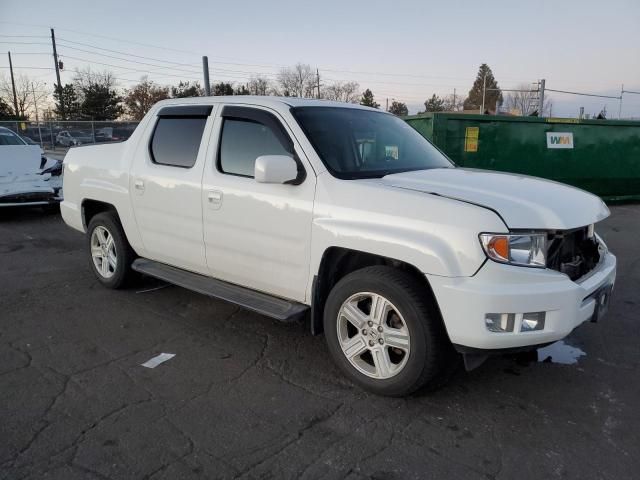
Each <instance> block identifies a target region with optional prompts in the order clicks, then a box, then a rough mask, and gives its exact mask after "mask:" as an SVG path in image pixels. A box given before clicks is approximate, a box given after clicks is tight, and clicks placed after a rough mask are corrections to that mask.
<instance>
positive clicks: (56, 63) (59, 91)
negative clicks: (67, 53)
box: [51, 28, 65, 118]
mask: <svg viewBox="0 0 640 480" xmlns="http://www.w3.org/2000/svg"><path fill="white" fill-rule="evenodd" d="M51 46H52V47H53V62H54V63H55V67H56V79H57V80H58V86H57V88H56V90H58V100H59V101H60V113H61V114H62V118H64V116H65V115H64V99H63V98H62V83H60V67H59V63H58V51H57V50H56V34H55V32H54V31H53V28H52V29H51Z"/></svg>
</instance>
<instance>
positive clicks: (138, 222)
mask: <svg viewBox="0 0 640 480" xmlns="http://www.w3.org/2000/svg"><path fill="white" fill-rule="evenodd" d="M64 188H65V200H64V202H63V203H62V205H61V211H62V216H63V218H64V220H65V222H66V223H67V224H68V225H70V226H71V227H73V228H75V229H77V230H80V231H82V232H86V233H87V235H88V236H89V242H88V244H87V245H88V247H87V255H89V256H90V257H91V258H92V262H91V264H92V266H93V269H94V271H95V274H96V276H97V278H98V279H99V280H100V282H102V284H104V285H105V286H106V287H109V288H120V287H123V286H124V285H125V284H126V282H127V281H128V280H129V279H130V277H131V275H132V271H136V272H142V273H144V274H147V275H150V276H154V277H157V278H161V279H164V280H166V281H168V282H172V283H175V284H177V285H180V286H183V287H186V288H190V289H192V290H195V291H197V292H200V293H203V294H206V295H211V296H214V297H218V298H222V299H225V300H228V301H231V302H235V303H237V304H239V305H241V306H243V307H245V308H248V309H250V310H254V311H256V312H260V313H262V314H264V315H268V316H271V317H274V318H277V319H281V320H291V319H299V318H304V319H306V320H308V321H309V323H310V328H311V331H312V332H313V333H314V334H318V333H321V332H324V335H325V337H326V341H327V345H328V348H329V352H330V353H331V355H332V357H333V359H334V360H335V362H336V363H337V365H338V366H339V367H340V368H341V369H342V371H343V372H344V373H345V374H346V375H347V376H348V377H349V378H351V379H352V380H353V381H355V382H357V383H358V384H360V385H362V386H363V387H365V388H367V389H369V390H371V391H373V392H376V393H379V394H385V395H406V394H408V393H410V392H413V391H415V390H416V389H418V388H420V387H422V386H425V385H428V386H430V387H436V386H438V385H440V384H441V383H442V382H443V381H444V380H445V379H446V377H447V374H448V373H449V371H450V370H451V367H452V366H453V365H455V364H456V359H457V358H459V356H458V354H457V353H456V352H459V353H462V354H463V356H464V359H465V362H466V364H467V367H468V368H472V367H474V366H475V365H477V364H478V363H479V361H480V360H482V359H483V358H485V357H486V356H487V355H488V354H491V353H497V352H498V353H499V352H508V351H512V350H514V349H533V348H536V347H537V346H540V345H544V344H548V343H550V342H554V341H556V340H559V339H561V338H563V337H565V336H566V335H567V334H569V333H570V332H571V331H572V330H573V329H574V328H575V327H577V326H578V325H580V324H581V323H583V322H586V321H589V320H595V319H598V318H600V317H601V316H602V314H603V313H604V311H605V309H606V306H607V302H608V299H609V295H610V292H611V290H612V288H613V284H614V281H615V272H616V258H615V256H614V255H612V254H611V253H610V252H609V251H608V250H607V247H606V245H605V244H604V242H603V241H602V239H601V238H600V237H598V235H597V233H595V227H594V225H595V224H597V222H599V221H601V220H602V219H604V218H606V217H607V216H608V215H609V211H608V209H607V207H606V206H605V204H604V203H603V202H602V201H601V200H600V199H599V198H598V197H596V196H594V195H591V194H589V193H587V192H584V191H582V190H578V189H576V188H572V187H569V186H565V185H562V184H559V183H554V182H550V181H546V180H541V179H537V178H532V177H526V176H521V175H509V174H501V173H494V172H487V171H474V170H467V169H463V168H457V167H456V166H455V165H453V164H452V162H451V161H450V160H448V159H447V158H446V157H445V156H444V155H443V154H442V153H441V152H440V151H438V149H436V148H435V147H434V146H433V145H432V144H430V143H429V142H428V141H427V140H425V139H424V138H423V137H422V136H421V135H419V134H418V133H417V132H416V131H414V130H413V129H412V128H411V127H410V126H409V125H407V124H406V123H404V122H403V121H402V120H400V119H399V118H397V117H395V116H393V115H391V114H388V113H385V112H380V111H378V110H375V109H371V108H366V107H361V106H359V105H349V104H344V103H336V102H327V101H315V100H304V99H296V98H275V97H207V98H193V99H174V100H166V101H162V102H160V103H158V104H157V105H155V106H154V107H153V108H152V109H151V111H150V112H149V113H148V114H147V115H146V116H145V118H144V119H143V120H142V122H141V123H140V125H139V126H138V128H137V129H136V131H135V132H134V133H133V135H132V136H131V138H130V139H129V140H127V141H125V142H123V143H119V144H111V145H100V146H91V147H87V148H82V149H73V150H71V151H70V152H69V153H68V155H67V157H66V158H65V177H64Z"/></svg>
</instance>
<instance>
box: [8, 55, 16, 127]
mask: <svg viewBox="0 0 640 480" xmlns="http://www.w3.org/2000/svg"><path fill="white" fill-rule="evenodd" d="M7 55H9V71H10V72H11V88H12V89H13V107H14V108H15V110H14V111H13V112H14V113H15V116H16V120H17V119H18V96H17V95H16V81H15V80H14V79H13V63H11V52H7Z"/></svg>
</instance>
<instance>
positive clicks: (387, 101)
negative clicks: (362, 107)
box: [386, 97, 389, 112]
mask: <svg viewBox="0 0 640 480" xmlns="http://www.w3.org/2000/svg"><path fill="white" fill-rule="evenodd" d="M386 111H387V112H388V111H389V98H388V97H387V110H386Z"/></svg>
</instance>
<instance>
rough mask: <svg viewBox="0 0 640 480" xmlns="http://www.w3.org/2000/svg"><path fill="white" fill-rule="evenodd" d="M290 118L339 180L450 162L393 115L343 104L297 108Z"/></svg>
mask: <svg viewBox="0 0 640 480" xmlns="http://www.w3.org/2000/svg"><path fill="white" fill-rule="evenodd" d="M291 112H292V113H293V116H294V117H295V119H296V120H297V122H298V123H299V124H300V126H301V127H302V129H303V130H304V131H305V133H306V135H307V137H308V138H309V140H310V141H311V143H312V145H313V147H314V148H315V150H316V152H317V153H318V155H319V156H320V159H321V160H322V162H323V163H324V164H325V166H326V167H327V170H329V171H330V172H331V174H332V175H334V176H336V177H338V178H343V179H357V178H372V177H383V176H385V175H389V174H392V173H400V172H408V171H411V170H426V169H430V168H451V167H453V166H454V165H453V164H452V163H451V161H449V159H447V157H445V156H444V155H443V154H442V153H441V152H440V151H439V150H438V149H437V148H435V147H434V146H433V145H432V144H431V143H429V141H427V140H426V139H425V138H424V137H423V136H422V135H420V134H419V133H418V132H416V131H415V130H414V129H413V128H411V127H410V126H409V125H408V124H407V123H406V122H404V121H402V120H400V119H399V118H398V117H395V116H394V115H390V114H387V113H384V112H375V111H371V110H364V109H362V110H361V109H356V108H342V107H296V108H292V109H291Z"/></svg>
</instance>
